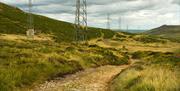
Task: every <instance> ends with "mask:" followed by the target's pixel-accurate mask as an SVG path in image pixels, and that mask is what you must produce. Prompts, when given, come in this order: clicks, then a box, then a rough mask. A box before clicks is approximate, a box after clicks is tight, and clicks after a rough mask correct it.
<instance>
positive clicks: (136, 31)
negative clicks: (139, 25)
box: [123, 29, 146, 33]
mask: <svg viewBox="0 0 180 91" xmlns="http://www.w3.org/2000/svg"><path fill="white" fill-rule="evenodd" d="M123 31H124V32H129V33H143V32H145V31H146V30H137V29H131V30H123Z"/></svg>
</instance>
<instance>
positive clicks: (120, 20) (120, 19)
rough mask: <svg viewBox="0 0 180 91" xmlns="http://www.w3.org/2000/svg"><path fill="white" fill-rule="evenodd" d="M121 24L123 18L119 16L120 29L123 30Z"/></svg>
mask: <svg viewBox="0 0 180 91" xmlns="http://www.w3.org/2000/svg"><path fill="white" fill-rule="evenodd" d="M121 25H122V18H121V17H119V30H121Z"/></svg>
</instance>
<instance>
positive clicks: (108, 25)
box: [107, 13, 111, 30]
mask: <svg viewBox="0 0 180 91" xmlns="http://www.w3.org/2000/svg"><path fill="white" fill-rule="evenodd" d="M107 29H109V30H110V29H111V25H110V14H109V13H108V14H107Z"/></svg>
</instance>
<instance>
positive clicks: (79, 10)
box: [75, 0, 87, 41]
mask: <svg viewBox="0 0 180 91" xmlns="http://www.w3.org/2000/svg"><path fill="white" fill-rule="evenodd" d="M75 29H76V41H84V40H86V39H87V35H86V31H87V4H86V0H76V12H75Z"/></svg>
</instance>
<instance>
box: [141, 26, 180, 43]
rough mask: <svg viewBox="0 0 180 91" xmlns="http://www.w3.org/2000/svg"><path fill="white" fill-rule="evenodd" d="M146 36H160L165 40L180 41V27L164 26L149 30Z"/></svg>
mask: <svg viewBox="0 0 180 91" xmlns="http://www.w3.org/2000/svg"><path fill="white" fill-rule="evenodd" d="M145 34H150V35H158V36H161V37H164V38H169V39H172V40H176V41H180V25H163V26H160V27H158V28H155V29H152V30H149V31H147V32H145Z"/></svg>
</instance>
